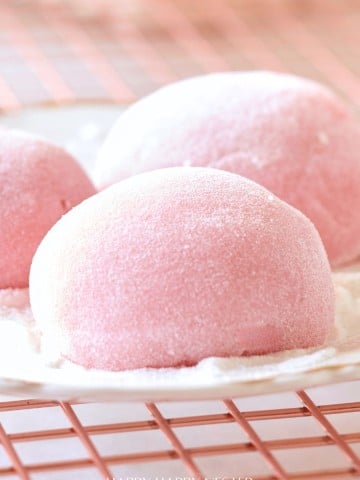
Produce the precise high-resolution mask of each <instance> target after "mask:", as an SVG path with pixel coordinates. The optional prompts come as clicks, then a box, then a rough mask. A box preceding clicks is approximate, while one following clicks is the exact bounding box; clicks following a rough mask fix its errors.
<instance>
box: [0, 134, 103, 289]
mask: <svg viewBox="0 0 360 480" xmlns="http://www.w3.org/2000/svg"><path fill="white" fill-rule="evenodd" d="M94 193H95V188H94V186H93V185H92V183H91V181H90V179H89V178H88V177H87V175H86V174H85V172H84V171H83V170H82V168H81V167H80V166H79V165H78V164H77V163H76V161H75V160H74V158H73V157H71V156H70V155H69V154H68V153H66V152H65V151H64V150H63V149H62V148H60V147H57V146H55V145H52V144H49V143H47V142H46V141H44V140H42V139H40V138H37V137H34V136H32V135H29V134H25V133H22V132H20V131H15V130H7V131H6V130H2V131H0V225H1V226H0V289H6V288H23V287H27V286H28V283H29V270H30V264H31V260H32V257H33V255H34V253H35V250H36V248H37V247H38V245H39V243H40V241H41V240H42V238H43V237H44V235H45V234H46V232H47V231H48V230H49V229H50V228H51V227H52V226H53V225H54V223H55V222H56V221H57V220H58V219H59V218H60V217H61V216H62V215H63V214H64V213H66V212H67V211H68V210H69V209H71V208H72V207H73V206H74V205H77V204H78V203H79V202H81V201H82V200H84V199H85V198H87V197H89V196H90V195H93V194H94Z"/></svg>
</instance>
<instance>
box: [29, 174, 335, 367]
mask: <svg viewBox="0 0 360 480" xmlns="http://www.w3.org/2000/svg"><path fill="white" fill-rule="evenodd" d="M30 299H31V305H32V309H33V312H34V316H35V320H36V322H37V324H38V326H39V328H40V330H41V331H42V332H43V333H44V334H45V338H47V339H48V341H49V340H50V341H52V340H54V341H56V342H58V348H60V351H61V354H62V356H63V357H65V358H67V359H70V360H71V361H73V362H75V363H78V364H81V365H83V366H85V367H88V368H99V369H108V370H123V369H136V368H142V367H175V366H180V365H193V364H196V363H197V362H199V361H200V360H201V359H203V358H205V357H209V356H220V357H229V356H239V355H251V354H264V353H268V352H276V351H279V350H285V349H294V348H302V347H313V346H316V345H320V344H322V343H323V342H324V340H325V337H326V335H327V333H328V331H329V329H330V327H331V326H332V325H333V322H334V297H333V286H332V281H331V277H330V267H329V263H328V260H327V257H326V254H325V250H324V248H323V245H322V243H321V240H320V237H319V235H318V233H317V231H316V229H315V228H314V226H313V225H312V223H311V222H310V221H309V220H308V219H307V218H306V217H305V216H304V215H303V214H302V213H300V212H299V211H297V210H295V209H294V208H292V207H290V206H289V205H287V204H286V203H285V202H282V201H281V200H279V199H278V198H276V197H275V196H274V195H272V194H271V193H270V192H269V191H267V190H266V189H264V188H263V187H261V186H260V185H257V184H256V183H253V182H252V181H250V180H247V179H245V178H242V177H240V176H239V175H234V174H231V173H228V172H224V171H220V170H215V169H207V168H186V167H183V168H181V167H180V168H173V169H163V170H158V171H155V172H151V173H145V174H142V175H139V176H135V177H132V178H130V179H128V180H125V181H124V182H120V183H119V184H117V185H114V186H113V187H110V188H109V189H107V190H105V191H103V192H101V193H99V194H97V195H95V196H94V197H92V198H90V199H88V200H86V201H85V202H83V203H82V204H80V205H79V206H78V207H75V208H74V209H73V210H72V211H71V212H69V213H68V214H67V215H65V216H64V217H63V218H62V219H61V220H60V221H59V222H58V223H57V224H56V225H55V226H54V227H53V228H52V229H51V230H50V232H49V233H48V234H47V235H46V237H45V238H44V240H43V241H42V243H41V245H40V247H39V249H38V251H37V252H36V254H35V257H34V261H33V264H32V268H31V273H30Z"/></svg>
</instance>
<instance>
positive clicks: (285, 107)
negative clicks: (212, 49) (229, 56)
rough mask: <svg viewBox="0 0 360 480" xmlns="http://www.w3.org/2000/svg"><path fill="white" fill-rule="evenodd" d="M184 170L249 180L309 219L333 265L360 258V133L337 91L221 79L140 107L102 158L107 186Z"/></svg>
mask: <svg viewBox="0 0 360 480" xmlns="http://www.w3.org/2000/svg"><path fill="white" fill-rule="evenodd" d="M181 165H191V166H206V167H213V168H220V169H223V170H228V171H231V172H234V173H238V174H240V175H243V176H245V177H248V178H250V179H252V180H254V181H256V182H258V183H260V184H262V185H264V186H265V187H266V188H268V189H269V190H271V191H272V192H273V193H275V194H276V195H277V196H279V197H280V198H281V199H283V200H285V201H287V202H288V203H290V204H291V205H293V206H295V207H296V208H298V209H299V210H300V211H302V212H303V213H305V215H306V216H308V217H309V218H310V219H311V220H312V221H313V223H314V224H315V226H316V228H317V229H318V230H319V232H320V236H321V238H322V240H323V242H324V244H325V248H326V250H327V252H328V255H329V258H330V261H331V263H332V264H333V265H338V264H342V263H345V262H349V261H351V260H353V259H355V258H356V257H358V256H359V255H360V215H359V214H358V206H359V205H360V127H359V125H358V124H357V122H356V121H355V120H354V118H353V116H352V115H351V114H350V112H349V110H348V109H347V107H346V106H345V105H344V104H343V103H342V102H341V100H340V99H338V98H337V97H336V96H335V95H334V94H333V93H332V92H331V91H330V90H328V89H327V88H325V87H323V86H321V85H319V84H317V83H315V82H312V81H309V80H305V79H301V78H298V77H295V76H291V75H284V74H275V73H270V72H248V73H221V74H212V75H207V76H203V77H198V78H193V79H190V80H186V81H182V82H179V83H176V84H173V85H171V86H168V87H165V88H162V89H161V90H159V91H157V92H156V93H154V94H152V95H150V96H149V97H147V98H145V99H143V100H141V101H139V102H138V103H136V104H135V105H133V106H132V107H130V108H129V109H128V110H127V111H126V112H125V113H124V114H123V115H122V116H121V117H120V118H119V120H118V122H117V123H116V124H115V126H114V127H113V129H112V131H111V132H110V134H109V136H108V138H107V139H106V141H105V144H104V146H103V148H102V152H101V154H100V157H99V160H98V164H97V169H96V181H97V183H98V185H99V186H100V187H101V188H104V187H106V186H108V185H110V184H112V183H114V182H117V181H119V180H121V179H123V178H125V177H128V176H130V175H134V174H137V173H139V172H143V171H148V170H154V169H157V168H163V167H173V166H181Z"/></svg>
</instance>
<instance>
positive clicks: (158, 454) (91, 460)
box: [0, 0, 360, 480]
mask: <svg viewBox="0 0 360 480" xmlns="http://www.w3.org/2000/svg"><path fill="white" fill-rule="evenodd" d="M89 6H90V7H91V8H89ZM359 27H360V2H358V1H357V0H343V1H337V0H302V1H301V2H299V1H297V0H206V2H205V1H204V2H193V1H191V0H133V1H130V2H125V1H123V2H117V1H116V0H101V1H96V0H94V1H93V2H88V1H86V0H77V1H75V0H74V1H72V2H70V1H67V0H63V1H57V0H23V1H12V0H2V1H1V2H0V108H1V110H2V112H3V113H7V112H11V111H14V110H19V109H21V108H24V107H29V106H32V105H38V104H55V105H64V104H68V103H74V102H87V101H90V100H91V101H99V102H116V103H119V104H126V103H129V102H131V101H133V100H134V99H136V98H138V97H141V96H143V95H145V94H147V93H149V92H150V91H152V90H154V89H155V88H157V87H159V86H162V85H165V84H167V83H169V82H171V81H174V80H176V79H180V78H185V77H188V76H190V75H196V74H203V73H208V72H213V71H221V70H229V69H240V70H241V69H251V68H264V69H272V70H279V71H291V72H294V73H296V74H300V75H305V76H308V77H311V78H314V79H316V80H319V81H322V82H324V83H328V84H329V85H330V86H331V87H332V88H333V89H335V90H337V91H338V92H339V93H340V94H341V95H342V96H343V97H344V98H345V99H346V100H347V101H348V102H349V103H350V104H351V105H352V106H353V107H354V109H355V110H356V111H357V110H358V108H359V106H360V81H359V73H360V53H359V45H360V28H359ZM356 385H357V386H358V384H356V383H354V388H355V386H356ZM337 388H338V389H339V388H340V389H341V386H340V387H337ZM294 395H295V394H294ZM296 396H297V400H298V402H299V405H297V406H288V407H281V408H260V409H257V410H251V409H249V408H245V409H244V408H240V407H239V406H238V402H237V401H234V400H230V399H225V400H224V401H223V403H221V402H217V403H218V407H219V409H220V410H221V411H220V412H218V413H209V412H208V413H207V412H206V408H207V405H206V404H204V407H203V408H204V411H203V412H202V413H197V414H193V415H185V416H171V415H170V416H169V415H166V414H165V413H163V406H162V405H160V406H159V405H155V404H152V403H148V404H146V409H147V413H148V417H149V418H146V419H135V420H132V421H129V420H126V421H124V419H121V420H119V421H111V422H110V423H100V424H91V423H90V424H86V423H85V422H84V420H83V418H82V416H81V414H79V412H78V408H79V406H78V405H76V404H70V403H66V402H60V401H55V400H54V401H43V400H11V401H10V400H6V401H2V402H0V416H1V418H3V419H4V415H5V414H6V412H7V413H11V412H14V413H16V415H17V416H19V417H21V415H25V413H26V412H28V411H31V412H37V413H38V414H39V412H40V413H41V411H44V410H47V411H49V409H50V410H51V412H52V413H51V415H52V414H53V413H55V412H57V413H59V412H60V413H61V415H62V416H63V418H64V419H66V421H67V423H68V425H67V426H62V427H56V428H55V427H54V428H53V427H51V426H49V424H48V421H47V420H45V419H44V422H43V424H41V425H40V428H36V429H33V430H31V429H30V430H26V431H25V430H21V429H20V430H19V431H17V432H12V431H11V429H9V428H7V427H6V422H4V426H1V427H0V444H1V447H2V451H1V452H0V454H1V455H0V478H9V479H10V478H21V479H23V480H25V479H26V480H28V479H37V478H39V479H40V478H42V479H44V478H46V479H48V478H51V476H50V474H51V473H52V472H64V475H65V472H68V473H70V474H71V475H73V476H72V477H66V478H80V477H79V472H80V471H83V470H84V471H86V472H87V473H86V475H88V476H87V477H84V478H89V479H92V478H103V479H112V478H116V479H120V478H121V479H124V477H123V476H122V475H121V474H118V475H117V476H116V474H117V471H118V470H116V469H117V468H118V467H119V468H120V470H119V471H120V472H121V468H122V467H123V466H124V465H127V464H135V465H143V464H153V465H157V467H156V468H157V470H156V471H159V475H161V471H160V470H161V469H160V468H159V462H166V461H173V462H176V461H177V462H180V465H182V466H183V467H184V468H185V470H183V471H184V477H182V478H185V475H186V476H187V477H189V476H190V477H192V478H198V479H202V478H206V477H207V478H213V477H210V476H208V475H210V474H209V473H207V471H205V469H204V468H202V467H201V466H200V464H201V459H202V458H208V457H214V458H215V457H217V458H219V457H222V458H225V457H226V458H232V457H233V456H234V455H236V456H239V457H241V458H244V457H245V456H246V454H249V453H254V452H255V453H257V454H258V456H259V460H260V458H261V459H262V460H264V461H265V464H266V465H267V472H268V473H261V474H259V475H256V476H254V475H253V476H252V474H251V472H249V473H248V477H246V476H245V474H246V472H245V470H246V468H247V467H246V465H247V464H246V461H245V460H244V463H243V468H242V471H241V472H240V473H238V474H237V477H236V478H239V479H240V478H242V479H245V478H248V479H250V478H252V479H255V478H256V480H270V479H289V480H290V479H291V480H301V479H313V480H315V479H320V478H322V479H328V480H329V479H335V478H339V479H340V478H359V477H360V457H359V455H360V449H359V448H358V447H359V446H360V433H359V431H360V419H359V416H357V413H359V412H360V401H351V402H349V401H346V400H343V401H337V402H334V403H326V404H321V403H319V402H317V401H316V399H314V398H312V395H311V394H309V393H308V392H307V393H306V392H297V393H296ZM260 401H261V399H260ZM264 406H266V403H265V402H264ZM98 408H99V409H101V408H102V409H104V406H101V405H99V406H98ZM341 414H342V415H346V414H351V415H352V418H353V421H352V427H353V429H352V431H351V432H347V433H341V432H339V430H338V428H337V427H336V421H335V420H336V418H338V417H339V416H341ZM309 417H310V418H312V419H313V420H314V421H316V422H317V423H318V425H319V426H320V427H321V429H322V430H323V433H321V432H320V434H319V433H318V434H312V435H308V434H306V430H305V432H304V431H303V432H302V433H301V434H298V435H295V436H292V437H291V436H287V435H286V433H287V429H286V428H285V427H284V423H281V425H282V426H281V427H277V425H279V422H282V421H286V422H289V421H290V420H291V419H296V418H299V419H305V418H309ZM335 417H336V418H335ZM37 418H40V419H41V415H40V416H39V415H38V417H37ZM46 418H47V419H48V417H46ZM257 422H265V423H269V422H272V424H273V425H274V427H273V428H274V430H276V429H280V432H281V435H280V436H279V437H278V438H275V439H272V438H265V437H264V435H262V434H261V433H260V432H259V431H258V429H257V428H256V427H255V426H254V425H257ZM229 424H231V425H233V426H236V428H237V429H238V430H239V431H241V432H242V434H243V437H242V439H241V441H237V442H230V443H227V442H226V441H224V439H223V438H221V435H219V437H218V439H217V441H216V442H215V443H214V444H211V445H209V444H207V443H206V442H205V443H202V444H201V445H197V446H188V444H187V443H186V442H185V441H183V440H182V438H181V434H180V433H181V431H182V430H185V429H186V428H191V431H192V432H195V431H196V429H199V428H202V427H204V426H212V427H215V426H225V425H229ZM135 432H138V433H139V434H142V435H145V433H146V432H162V434H163V437H164V438H166V440H167V442H168V446H167V447H165V448H155V443H154V448H150V449H144V448H142V449H140V450H139V451H136V452H130V453H129V452H127V453H126V452H125V453H124V452H122V453H119V452H116V453H114V454H102V452H101V448H99V447H98V446H97V438H99V437H104V436H105V437H107V438H113V437H114V436H117V435H120V437H121V435H124V434H126V433H135ZM117 438H118V437H117ZM71 439H77V440H79V441H80V442H81V444H82V446H83V447H84V450H83V456H78V457H76V458H71V459H68V458H67V459H61V460H53V461H52V460H49V459H48V458H46V456H45V455H44V458H41V459H39V461H37V462H35V461H32V460H31V459H30V460H24V459H23V456H22V454H21V448H20V447H21V446H23V445H24V444H28V443H36V442H41V441H46V442H48V443H51V442H55V441H58V440H64V441H70V440H71ZM120 443H121V440H119V445H120ZM150 444H151V440H150ZM69 445H70V444H69ZM321 447H333V448H336V451H337V452H338V453H339V452H340V453H341V459H342V461H340V460H339V462H338V465H333V463H332V462H330V460H329V466H328V467H320V468H317V465H316V464H315V465H310V464H309V465H304V466H303V468H302V469H300V470H299V469H298V470H293V469H292V468H290V467H289V465H285V464H284V462H283V459H282V457H281V455H279V454H280V453H281V452H283V451H289V450H294V451H296V452H298V456H299V457H300V458H301V456H302V455H303V454H304V449H306V448H309V449H310V448H311V449H319V448H321ZM69 449H71V446H69ZM333 452H334V451H333ZM304 458H305V457H304ZM329 458H330V457H329ZM231 461H232V460H229V462H231ZM115 467H116V468H115ZM154 468H155V467H154ZM114 469H115V470H116V472H115V470H114ZM154 471H155V470H154ZM237 471H238V470H237ZM71 472H73V473H71ZM74 472H75V473H74ZM114 472H115V473H114ZM41 474H42V475H43V476H38V475H41ZM94 475H95V476H94ZM217 476H218V477H220V476H222V478H223V479H225V478H226V476H225V473H224V472H221V475H217ZM57 478H62V477H57ZM153 478H155V475H153Z"/></svg>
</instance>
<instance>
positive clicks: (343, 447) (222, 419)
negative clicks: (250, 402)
mask: <svg viewBox="0 0 360 480" xmlns="http://www.w3.org/2000/svg"><path fill="white" fill-rule="evenodd" d="M296 395H297V397H298V399H299V400H300V401H301V403H302V406H298V407H290V408H275V409H264V410H255V411H240V409H239V408H238V406H237V405H236V403H235V401H233V400H229V399H228V400H224V401H223V402H222V403H223V410H224V411H223V413H212V414H202V415H195V416H181V417H176V418H175V417H174V418H168V417H166V416H165V415H163V414H162V413H161V407H159V406H157V405H155V404H153V403H147V404H145V406H146V409H147V410H148V412H149V414H150V415H151V417H152V419H149V420H136V421H128V422H118V423H107V424H100V425H83V424H82V422H81V420H80V415H79V414H77V413H76V411H75V405H72V404H70V403H67V402H60V401H45V400H24V401H7V402H2V403H1V404H0V414H1V413H4V412H7V411H24V410H36V409H41V408H49V407H51V408H55V409H60V410H61V411H62V413H63V414H64V416H65V418H66V419H67V421H68V424H69V426H68V427H66V428H53V429H49V428H44V429H41V430H35V431H25V432H17V433H12V434H9V433H6V431H5V430H4V428H3V427H0V442H1V444H2V446H3V448H4V450H5V452H6V454H7V456H8V458H9V460H10V465H9V466H7V467H0V478H2V477H4V476H7V475H9V474H17V475H18V477H17V478H20V479H22V480H30V479H31V478H32V474H34V473H38V472H41V473H43V472H53V471H62V470H64V471H65V470H67V471H69V470H70V471H74V472H75V471H77V470H79V469H82V468H89V467H92V468H93V469H95V470H97V472H98V474H99V477H98V478H103V479H104V480H105V479H106V480H108V479H111V480H112V479H113V478H117V477H115V476H114V475H113V474H112V472H111V468H112V466H114V465H125V464H127V463H131V464H134V463H143V464H144V463H147V462H157V461H171V460H176V459H177V460H180V461H181V462H182V463H183V465H184V474H185V475H187V476H186V477H183V478H189V476H190V478H192V479H199V480H200V479H205V478H210V477H207V476H206V472H203V471H202V469H201V468H200V467H199V466H198V465H197V460H198V458H200V457H209V456H219V455H221V456H223V455H228V454H238V455H241V454H244V453H248V452H258V453H259V454H260V456H261V457H262V459H263V460H264V461H265V463H266V464H267V465H268V469H269V472H270V473H269V475H266V476H256V477H245V478H248V479H250V478H251V479H253V478H256V480H274V479H279V480H303V479H304V480H305V479H314V480H316V479H328V478H330V477H331V479H335V478H339V479H343V478H359V477H360V456H359V454H358V453H356V450H355V449H353V446H352V445H353V444H356V443H360V433H359V430H357V431H356V432H355V433H346V434H340V433H339V432H338V431H337V429H336V428H335V427H334V426H333V425H332V423H331V422H330V421H329V419H328V416H331V415H335V414H336V415H338V414H342V413H355V412H360V402H346V403H345V402H344V403H336V404H326V405H322V406H321V405H319V406H318V405H316V404H315V402H314V401H313V400H312V399H311V397H310V395H309V394H307V393H306V392H304V391H299V392H296ZM301 417H303V418H305V417H312V418H313V419H314V420H315V421H316V422H318V424H319V425H320V426H321V428H322V429H323V432H324V433H323V435H317V436H315V435H310V436H301V437H290V438H285V437H284V438H278V439H276V440H263V439H262V438H261V437H260V435H259V434H258V433H257V431H256V429H255V428H254V426H253V423H254V422H258V421H274V422H276V421H277V420H279V419H282V420H284V419H291V418H292V419H293V418H301ZM227 423H234V424H236V425H237V426H238V428H239V429H241V430H242V432H243V433H244V434H245V436H246V438H247V440H246V441H243V442H241V443H222V442H221V441H220V439H219V443H218V444H215V445H201V446H197V447H192V448H188V447H186V445H184V444H183V442H182V441H181V440H180V439H179V437H178V435H177V433H176V431H177V430H178V429H181V428H182V427H192V428H198V427H201V426H204V425H215V424H227ZM153 430H159V431H160V432H162V434H163V435H164V436H165V437H166V439H167V442H168V445H169V448H168V449H166V450H149V451H139V452H135V453H125V454H117V455H107V456H102V455H101V454H100V453H99V451H98V450H97V448H96V446H95V443H94V438H95V437H96V436H97V435H116V434H124V433H128V432H148V431H153ZM73 437H77V438H78V439H79V440H80V441H81V443H82V445H83V446H84V452H85V456H84V457H83V458H77V459H74V460H66V461H65V460H63V461H55V462H54V461H53V462H51V461H46V459H45V460H44V461H43V462H41V463H24V462H23V461H22V460H21V458H20V456H19V454H18V453H17V451H16V447H17V445H19V444H21V443H26V442H33V441H40V440H46V441H48V442H51V441H53V440H58V439H68V438H73ZM120 438H121V437H120ZM120 441H121V440H119V442H120ZM329 445H334V446H336V447H337V448H338V449H339V450H340V452H341V453H342V455H343V456H344V459H345V461H346V463H347V467H345V468H338V469H335V470H331V469H329V470H327V471H324V470H321V471H316V470H311V471H303V472H301V473H299V472H297V473H294V472H291V471H288V470H287V469H285V468H284V467H283V466H282V465H281V463H280V461H279V460H277V458H276V455H275V454H276V452H278V451H281V450H289V449H303V448H315V447H321V446H329ZM359 453H360V452H359ZM118 478H120V477H118ZM223 478H224V479H225V478H226V477H223ZM239 478H242V477H240V476H239Z"/></svg>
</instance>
